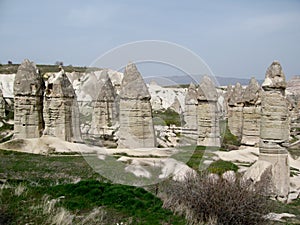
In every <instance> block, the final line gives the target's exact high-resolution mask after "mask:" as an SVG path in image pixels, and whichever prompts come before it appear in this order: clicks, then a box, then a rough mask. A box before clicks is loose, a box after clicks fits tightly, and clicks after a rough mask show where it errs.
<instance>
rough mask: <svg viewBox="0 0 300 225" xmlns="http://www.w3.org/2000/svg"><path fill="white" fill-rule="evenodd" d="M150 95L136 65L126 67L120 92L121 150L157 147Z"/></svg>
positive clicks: (119, 145)
mask: <svg viewBox="0 0 300 225" xmlns="http://www.w3.org/2000/svg"><path fill="white" fill-rule="evenodd" d="M150 99H151V96H150V93H149V91H148V88H147V86H146V84H145V82H144V80H143V78H142V76H141V74H140V73H139V71H138V70H137V68H136V66H135V64H133V63H129V64H128V65H127V66H126V67H125V72H124V78H123V81H122V85H121V90H120V104H119V123H120V127H119V131H118V137H119V140H118V147H119V148H137V147H140V148H141V147H155V146H156V140H155V133H154V126H153V121H152V108H151V103H150Z"/></svg>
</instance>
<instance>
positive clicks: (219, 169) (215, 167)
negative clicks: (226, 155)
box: [207, 160, 239, 175]
mask: <svg viewBox="0 0 300 225" xmlns="http://www.w3.org/2000/svg"><path fill="white" fill-rule="evenodd" d="M238 169H239V168H238V166H237V165H235V164H234V163H232V162H228V161H223V160H218V161H215V162H212V163H211V164H210V165H209V167H208V168H207V170H208V171H209V172H210V173H215V174H219V175H222V174H223V173H225V172H226V171H229V170H233V171H234V172H237V171H238Z"/></svg>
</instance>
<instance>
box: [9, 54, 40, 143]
mask: <svg viewBox="0 0 300 225" xmlns="http://www.w3.org/2000/svg"><path fill="white" fill-rule="evenodd" d="M44 87H45V86H44V82H43V79H42V77H41V76H40V74H39V71H38V69H37V67H36V65H35V64H34V63H33V62H30V61H29V60H28V59H25V60H24V61H23V62H22V64H21V65H20V66H19V68H18V72H17V74H16V76H15V81H14V101H15V105H14V120H15V124H14V137H15V138H38V137H40V136H41V135H42V132H43V128H44V124H43V113H42V111H43V108H42V107H43V103H42V102H43V92H44Z"/></svg>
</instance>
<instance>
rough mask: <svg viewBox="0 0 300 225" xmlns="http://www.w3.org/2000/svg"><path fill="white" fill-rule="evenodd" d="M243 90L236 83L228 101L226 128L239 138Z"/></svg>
mask: <svg viewBox="0 0 300 225" xmlns="http://www.w3.org/2000/svg"><path fill="white" fill-rule="evenodd" d="M243 92H244V91H243V87H242V85H241V84H240V83H236V85H235V86H234V88H233V90H232V93H231V96H230V98H229V103H228V105H229V108H228V128H229V130H230V132H231V133H232V134H233V135H234V136H236V137H238V138H239V139H241V138H242V130H243V107H244V102H243Z"/></svg>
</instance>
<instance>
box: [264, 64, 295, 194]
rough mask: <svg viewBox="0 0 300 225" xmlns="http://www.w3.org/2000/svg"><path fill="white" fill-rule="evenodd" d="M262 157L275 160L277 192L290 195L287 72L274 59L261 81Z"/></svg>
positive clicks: (273, 173)
mask: <svg viewBox="0 0 300 225" xmlns="http://www.w3.org/2000/svg"><path fill="white" fill-rule="evenodd" d="M262 88H263V90H264V92H263V95H262V101H261V126H260V144H259V152H260V156H259V159H260V160H265V161H268V162H270V163H271V164H272V175H273V177H272V178H273V179H272V181H273V185H274V187H273V188H274V192H275V193H276V194H278V195H281V196H287V195H288V192H289V184H290V182H289V181H290V179H289V178H290V170H289V162H288V153H287V149H286V146H287V145H288V141H289V135H290V129H289V118H288V114H289V112H288V102H287V99H286V97H285V89H286V81H285V75H284V73H283V71H282V67H281V65H280V63H279V62H277V61H274V62H273V63H272V64H271V66H270V67H269V68H268V70H267V72H266V77H265V81H264V83H263V84H262Z"/></svg>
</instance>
